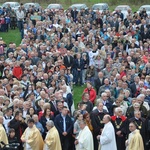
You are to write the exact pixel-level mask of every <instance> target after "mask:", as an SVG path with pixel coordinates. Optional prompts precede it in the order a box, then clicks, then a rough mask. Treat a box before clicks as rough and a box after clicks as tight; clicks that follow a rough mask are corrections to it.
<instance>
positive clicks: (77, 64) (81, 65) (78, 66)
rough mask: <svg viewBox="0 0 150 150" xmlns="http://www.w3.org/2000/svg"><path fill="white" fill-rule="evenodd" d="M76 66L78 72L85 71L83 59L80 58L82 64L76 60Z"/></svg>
mask: <svg viewBox="0 0 150 150" xmlns="http://www.w3.org/2000/svg"><path fill="white" fill-rule="evenodd" d="M74 66H75V68H76V70H77V69H81V70H83V67H84V62H83V59H82V58H80V64H79V62H78V59H76V60H75V64H74Z"/></svg>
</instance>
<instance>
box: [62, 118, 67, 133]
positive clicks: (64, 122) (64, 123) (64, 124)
mask: <svg viewBox="0 0 150 150" xmlns="http://www.w3.org/2000/svg"><path fill="white" fill-rule="evenodd" d="M63 127H64V132H66V121H65V117H63Z"/></svg>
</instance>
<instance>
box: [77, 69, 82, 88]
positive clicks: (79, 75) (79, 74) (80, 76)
mask: <svg viewBox="0 0 150 150" xmlns="http://www.w3.org/2000/svg"><path fill="white" fill-rule="evenodd" d="M78 80H80V85H82V84H83V82H82V70H81V71H78V70H77V79H76V84H78Z"/></svg>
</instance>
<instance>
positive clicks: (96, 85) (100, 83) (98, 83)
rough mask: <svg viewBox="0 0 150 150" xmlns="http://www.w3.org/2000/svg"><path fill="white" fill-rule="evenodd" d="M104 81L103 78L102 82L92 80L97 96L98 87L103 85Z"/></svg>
mask: <svg viewBox="0 0 150 150" xmlns="http://www.w3.org/2000/svg"><path fill="white" fill-rule="evenodd" d="M104 79H105V78H103V79H102V82H100V79H99V78H97V79H95V80H94V86H95V88H96V93H97V95H98V91H99V88H100V86H102V85H104Z"/></svg>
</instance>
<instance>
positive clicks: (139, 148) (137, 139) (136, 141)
mask: <svg viewBox="0 0 150 150" xmlns="http://www.w3.org/2000/svg"><path fill="white" fill-rule="evenodd" d="M129 130H130V131H131V133H130V134H129V137H128V140H126V150H144V145H143V140H142V136H141V134H140V132H139V130H138V129H137V128H136V125H135V123H134V122H131V123H130V124H129Z"/></svg>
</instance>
